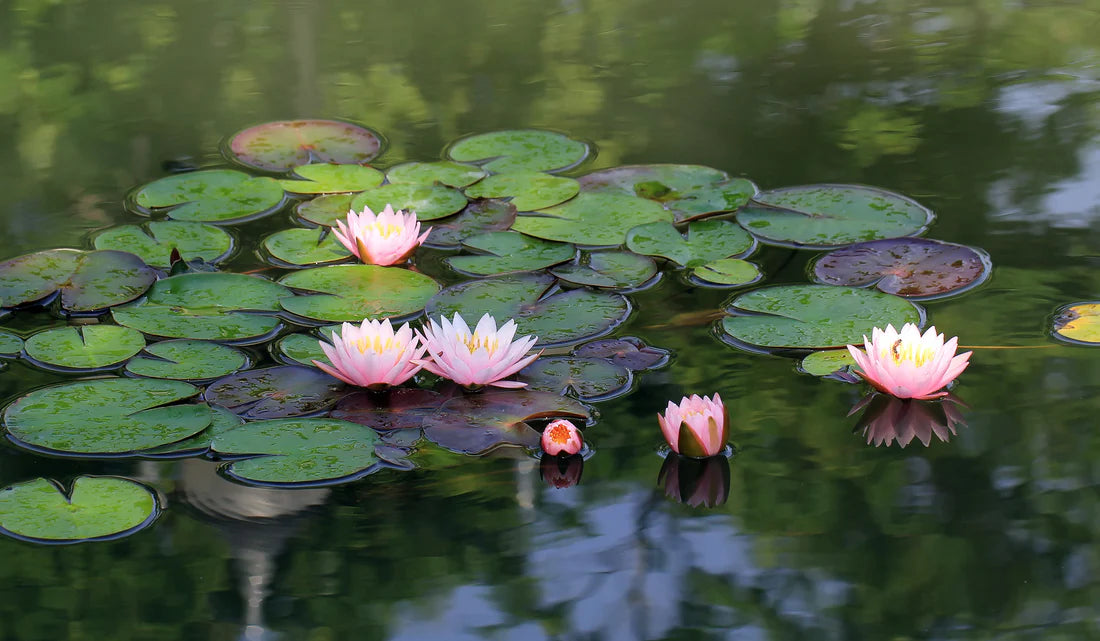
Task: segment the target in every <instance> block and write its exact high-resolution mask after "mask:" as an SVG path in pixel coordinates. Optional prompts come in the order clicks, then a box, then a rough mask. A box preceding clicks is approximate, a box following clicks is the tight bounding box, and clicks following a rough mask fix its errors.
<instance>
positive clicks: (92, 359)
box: [26, 325, 145, 370]
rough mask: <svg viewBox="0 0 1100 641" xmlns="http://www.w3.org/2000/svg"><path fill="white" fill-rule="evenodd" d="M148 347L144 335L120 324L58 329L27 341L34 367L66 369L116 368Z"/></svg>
mask: <svg viewBox="0 0 1100 641" xmlns="http://www.w3.org/2000/svg"><path fill="white" fill-rule="evenodd" d="M143 347H145V337H144V336H142V335H141V332H139V331H137V330H134V329H129V328H127V327H119V326H117V325H85V326H83V327H58V328H55V329H47V330H45V331H43V332H38V333H37V334H35V335H34V336H31V337H30V338H28V339H27V343H26V350H27V358H28V359H30V361H31V362H33V363H34V364H35V365H39V366H42V367H46V368H59V369H67V370H81V369H99V368H105V367H112V366H117V365H119V364H121V363H123V362H125V361H126V360H127V359H129V358H131V357H132V356H134V355H135V354H137V353H138V352H140V351H141V349H142V348H143Z"/></svg>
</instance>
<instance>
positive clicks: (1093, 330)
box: [1054, 302, 1100, 345]
mask: <svg viewBox="0 0 1100 641" xmlns="http://www.w3.org/2000/svg"><path fill="white" fill-rule="evenodd" d="M1054 336H1055V338H1060V339H1062V340H1064V341H1067V342H1070V343H1077V344H1080V345H1100V302H1084V303H1073V304H1071V305H1066V306H1064V307H1061V308H1059V309H1058V311H1057V312H1055V314H1054Z"/></svg>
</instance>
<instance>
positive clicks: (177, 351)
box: [126, 340, 249, 382]
mask: <svg viewBox="0 0 1100 641" xmlns="http://www.w3.org/2000/svg"><path fill="white" fill-rule="evenodd" d="M248 363H249V360H248V357H247V356H245V355H244V352H242V351H240V350H239V349H234V348H232V347H229V346H227V345H221V344H219V343H211V342H209V341H195V340H172V341H161V342H159V343H153V344H152V345H149V346H147V347H146V348H145V354H144V355H141V356H137V357H135V358H132V359H130V362H129V363H126V371H127V372H129V373H130V374H133V375H134V376H144V377H146V378H168V379H173V380H180V381H192V382H203V381H209V380H213V379H215V378H218V377H220V376H226V375H227V374H232V373H233V372H236V371H237V370H239V369H243V368H245V367H247V366H248Z"/></svg>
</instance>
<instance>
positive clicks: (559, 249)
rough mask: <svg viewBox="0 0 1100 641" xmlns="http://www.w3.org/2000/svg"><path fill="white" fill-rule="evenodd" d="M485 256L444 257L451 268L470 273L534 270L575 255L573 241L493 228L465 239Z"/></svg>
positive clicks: (464, 243)
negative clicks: (552, 239)
mask: <svg viewBox="0 0 1100 641" xmlns="http://www.w3.org/2000/svg"><path fill="white" fill-rule="evenodd" d="M462 245H463V246H464V247H466V248H467V249H472V250H474V251H477V252H484V253H485V254H486V255H482V256H452V257H450V258H447V259H445V260H444V262H445V263H447V264H448V265H450V267H451V269H453V270H455V271H456V272H458V273H460V274H466V275H468V276H489V275H492V274H503V273H507V272H520V271H534V270H537V269H543V268H544V267H550V266H551V265H557V264H558V263H563V262H565V261H567V260H569V259H570V258H572V257H573V254H575V253H576V250H574V249H573V246H572V245H567V244H564V243H553V242H550V241H546V240H539V239H538V238H531V237H530V236H524V235H523V234H520V233H517V232H514V231H490V232H485V233H484V234H478V235H477V236H472V237H470V238H467V239H466V240H464V241H462Z"/></svg>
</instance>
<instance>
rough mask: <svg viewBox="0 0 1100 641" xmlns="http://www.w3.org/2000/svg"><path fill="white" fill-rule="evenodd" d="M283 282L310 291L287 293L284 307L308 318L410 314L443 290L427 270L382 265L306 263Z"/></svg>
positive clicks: (335, 319) (343, 319) (350, 318)
mask: <svg viewBox="0 0 1100 641" xmlns="http://www.w3.org/2000/svg"><path fill="white" fill-rule="evenodd" d="M279 282H280V283H282V284H283V285H285V286H287V287H292V288H294V289H296V290H299V291H302V292H306V294H305V295H302V296H294V297H291V298H284V299H283V301H282V304H283V309H285V310H286V311H288V312H290V313H292V314H297V315H298V316H301V317H303V318H309V319H312V320H318V321H327V322H353V321H354V322H361V321H362V320H363V319H364V318H379V319H380V318H400V317H403V316H410V315H413V314H416V313H418V312H419V311H420V310H422V309H424V305H425V303H427V302H428V299H430V298H431V297H432V295H433V294H435V293H436V292H438V291H439V285H438V284H437V283H436V282H435V281H434V280H432V279H431V278H428V277H427V276H425V275H423V274H419V273H417V272H414V271H409V270H407V269H401V268H400V267H380V266H378V265H333V266H331V267H316V268H313V269H303V270H301V271H298V272H294V273H293V274H289V275H287V276H284V277H283V278H282V279H281V280H280V281H279Z"/></svg>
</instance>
